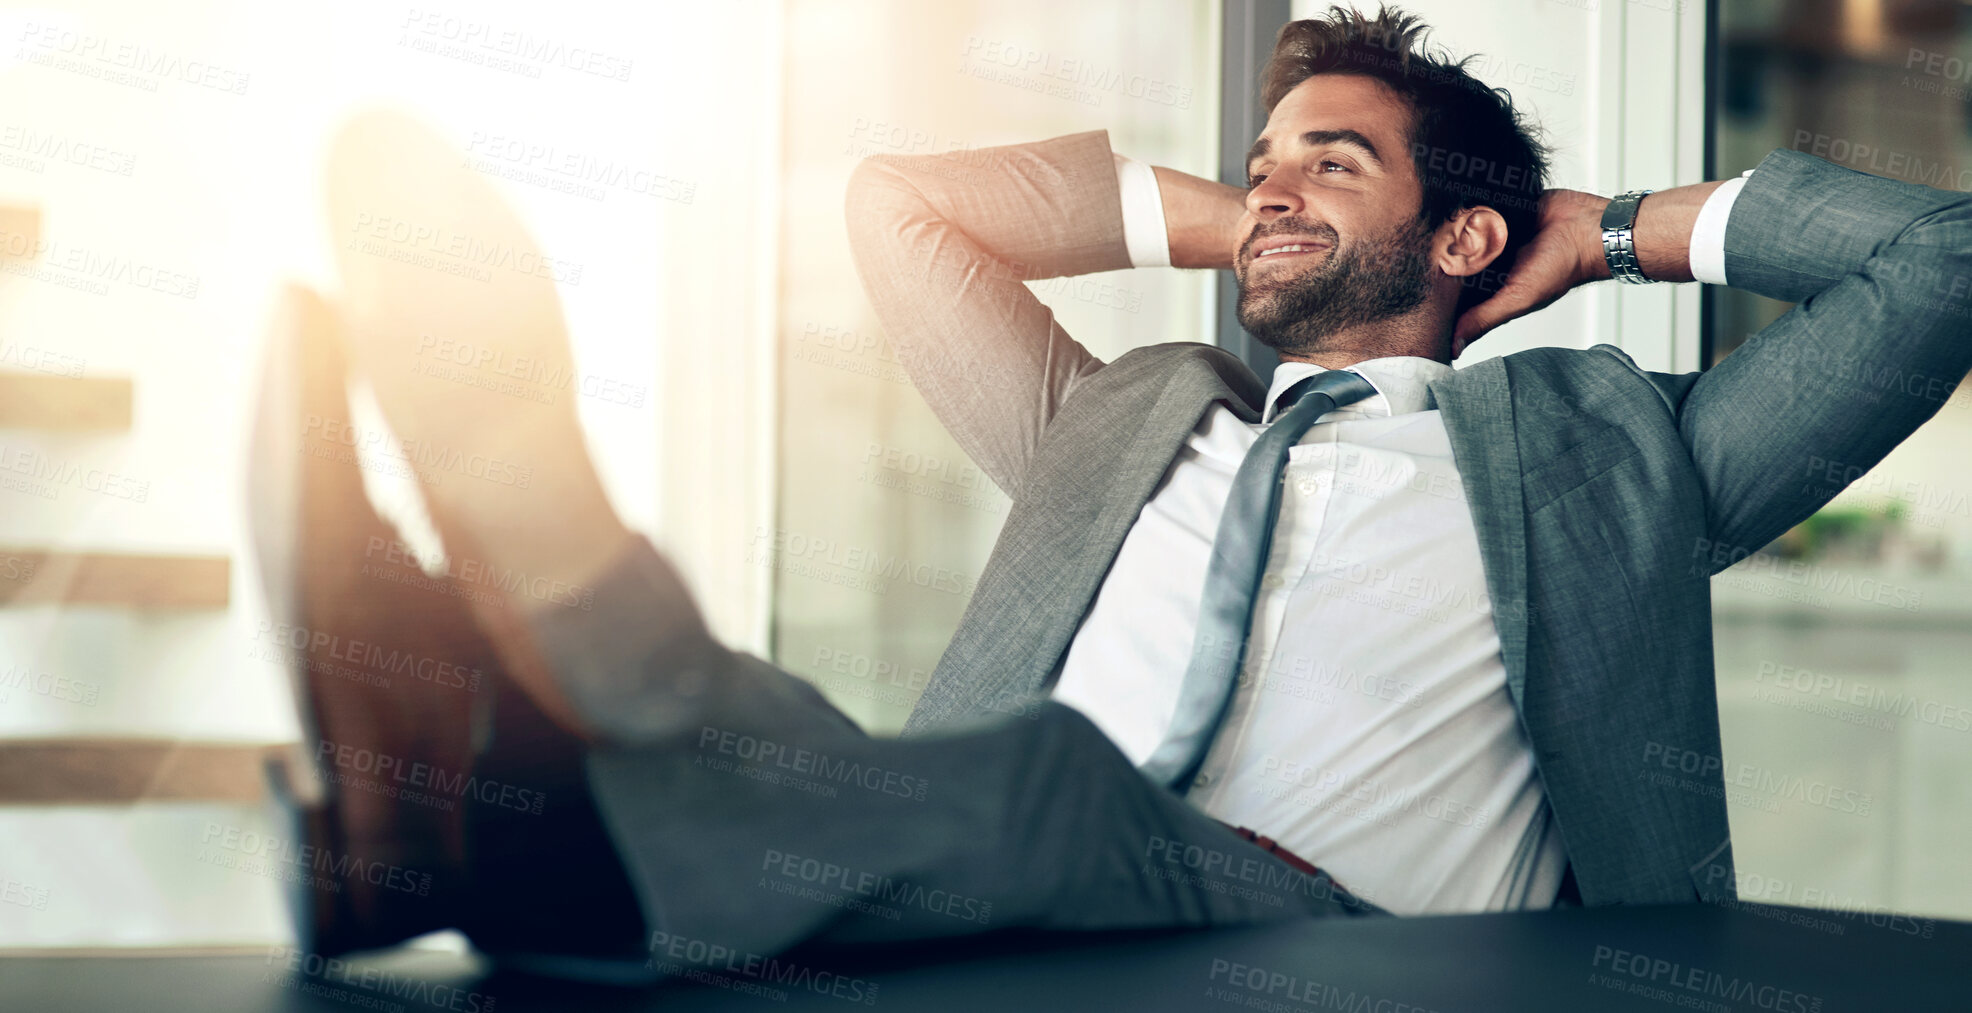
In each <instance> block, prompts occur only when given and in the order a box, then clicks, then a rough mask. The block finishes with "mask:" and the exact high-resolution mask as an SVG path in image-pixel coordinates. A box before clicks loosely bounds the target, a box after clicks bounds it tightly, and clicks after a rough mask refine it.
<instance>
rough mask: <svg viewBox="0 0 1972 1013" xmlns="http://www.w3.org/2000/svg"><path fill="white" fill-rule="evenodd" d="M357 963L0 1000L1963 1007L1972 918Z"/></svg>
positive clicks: (20, 987)
mask: <svg viewBox="0 0 1972 1013" xmlns="http://www.w3.org/2000/svg"><path fill="white" fill-rule="evenodd" d="M355 963H356V964H357V965H359V966H360V970H346V971H343V972H341V973H340V974H338V975H337V976H335V977H333V978H330V979H315V980H313V981H311V982H310V983H309V986H308V987H307V988H303V987H302V986H301V983H300V982H299V981H297V980H295V979H294V978H292V977H290V976H289V974H288V972H286V971H285V970H284V968H283V967H282V966H281V962H280V961H279V960H275V961H274V962H272V963H270V962H269V959H268V958H267V957H264V956H227V957H150V958H116V957H100V958H99V957H87V958H83V957H74V958H60V957H45V958H44V957H23V958H12V959H7V960H4V961H0V1009H6V1010H20V1011H24V1013H25V1011H34V1013H41V1011H54V1010H92V1011H94V1010H108V1011H119V1013H121V1011H155V1013H175V1011H181V1010H182V1011H198V1013H212V1011H232V1010H282V1011H301V1010H307V1011H334V1013H349V1011H351V1010H386V1011H399V1013H427V1011H435V1010H458V1011H463V1013H533V1011H549V1010H553V1011H563V1010H613V1011H615V1010H622V1011H628V1010H667V1011H669V1010H739V1009H746V1010H800V1009H817V1010H843V1011H847V1010H851V1009H855V1008H858V1007H865V1006H867V1007H869V1008H873V1009H879V1010H883V1009H888V1010H917V1009H935V1010H940V1011H955V1013H956V1011H967V1010H991V1011H996V1013H998V1011H1006V1010H1015V1011H1020V1013H1029V1011H1041V1010H1165V1009H1173V1010H1176V1009H1196V1010H1234V1009H1256V1010H1263V1011H1301V1010H1349V1011H1363V1013H1417V1011H1422V1010H1439V1011H1445V1013H1450V1011H1453V1010H1511V1011H1515V1013H1521V1011H1527V1010H1589V1011H1600V1010H1651V1011H1657V1013H1662V1011H1665V1010H1671V1009H1684V1010H1715V1011H1722V1010H1734V1011H1737V1010H1751V1011H1761V1010H1764V1011H1774V1013H1838V1011H1846V1010H1934V1009H1935V1010H1972V980H1969V979H1972V973H1968V971H1969V969H1972V924H1968V923H1964V922H1944V921H1933V920H1930V919H1920V918H1911V917H1908V916H1902V915H1899V916H1894V917H1892V916H1887V915H1874V916H1872V915H1867V914H1854V913H1849V914H1844V913H1833V912H1815V911H1808V910H1804V909H1798V908H1772V907H1762V906H1758V905H1750V904H1748V905H1738V906H1735V907H1732V908H1721V907H1705V906H1690V907H1634V908H1600V909H1595V910H1579V909H1578V910H1566V911H1553V912H1543V913H1540V914H1527V915H1467V916H1457V917H1439V918H1405V919H1397V918H1391V919H1372V920H1367V921H1308V922H1299V923H1293V924H1289V925H1285V926H1276V927H1272V928H1265V929H1240V930H1222V931H1212V932H1190V933H1160V934H1152V935H1133V936H1127V937H1119V936H1104V937H1090V936H1075V937H1062V936H1055V937H1048V938H1040V937H1032V936H1029V937H1007V936H1002V937H993V938H987V939H971V940H958V941H948V942H945V943H941V944H937V945H935V946H933V945H926V946H918V947H913V948H909V949H897V950H886V951H883V952H871V951H863V952H860V953H844V952H836V953H819V952H811V953H798V954H793V955H790V956H789V957H788V958H786V959H785V960H784V961H782V962H781V964H780V967H779V968H778V969H777V971H776V972H775V973H776V974H777V975H778V976H779V978H780V983H778V984H777V983H775V982H773V981H769V980H766V979H765V977H764V976H753V977H749V976H748V975H747V974H746V973H744V972H735V973H727V974H724V975H719V976H716V978H717V981H716V982H715V983H714V984H710V985H684V984H672V985H667V986H664V987H661V988H654V989H641V990H637V989H616V988H605V987H600V986H592V985H571V984H568V983H566V982H561V981H555V980H550V979H543V978H535V977H529V976H526V975H520V974H516V973H513V972H510V971H493V972H491V973H488V971H487V970H486V968H484V967H483V966H482V965H480V964H478V963H477V962H475V961H473V960H470V959H467V958H463V957H457V956H452V955H448V954H440V953H432V952H417V951H408V950H400V951H395V952H390V953H384V954H377V955H372V956H371V957H369V958H366V959H362V960H359V961H356V962H355ZM366 975H367V976H368V977H367V981H368V985H369V987H367V988H366V987H365V980H366ZM872 986H874V987H872ZM830 988H833V989H834V993H833V994H831V992H830V991H829V989H830ZM749 990H757V991H749Z"/></svg>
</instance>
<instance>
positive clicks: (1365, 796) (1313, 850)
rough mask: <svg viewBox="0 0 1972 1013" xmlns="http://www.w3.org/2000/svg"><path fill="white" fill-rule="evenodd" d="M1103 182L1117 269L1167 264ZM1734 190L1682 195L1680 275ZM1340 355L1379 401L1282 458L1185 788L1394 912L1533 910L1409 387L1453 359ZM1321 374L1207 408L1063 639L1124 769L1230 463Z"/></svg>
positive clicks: (1518, 740)
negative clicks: (1210, 730)
mask: <svg viewBox="0 0 1972 1013" xmlns="http://www.w3.org/2000/svg"><path fill="white" fill-rule="evenodd" d="M1117 176H1118V180H1119V182H1120V183H1122V184H1123V209H1124V237H1125V244H1126V245H1127V246H1128V248H1129V251H1130V255H1131V259H1132V261H1133V263H1135V264H1136V265H1137V266H1150V265H1153V264H1158V263H1168V262H1169V252H1168V247H1167V241H1166V239H1165V229H1164V220H1163V209H1162V205H1161V203H1160V198H1159V195H1158V193H1157V182H1156V177H1155V176H1154V175H1152V173H1151V171H1150V167H1149V166H1147V165H1144V164H1142V163H1138V162H1134V161H1132V160H1129V159H1125V158H1122V157H1121V156H1118V158H1117ZM1740 182H1741V181H1740V180H1733V181H1730V182H1728V184H1727V185H1725V186H1722V187H1720V188H1719V190H1718V191H1717V192H1715V193H1714V194H1713V196H1712V197H1711V198H1710V199H1709V200H1708V201H1707V203H1706V205H1705V207H1704V208H1702V209H1701V212H1700V215H1699V223H1698V224H1699V229H1697V230H1694V234H1693V238H1692V244H1691V246H1692V264H1693V270H1694V272H1695V273H1696V274H1697V276H1698V277H1699V278H1700V280H1704V281H1710V282H1714V283H1723V282H1724V263H1725V258H1724V253H1723V247H1724V232H1725V221H1726V218H1727V216H1728V215H1729V213H1730V208H1731V202H1732V199H1733V197H1735V196H1736V195H1737V192H1738V189H1739V183H1740ZM1350 369H1351V371H1353V372H1355V373H1357V374H1359V375H1361V376H1362V377H1363V378H1364V379H1365V380H1368V381H1369V382H1370V384H1371V385H1372V386H1374V387H1375V388H1376V390H1377V393H1376V395H1374V396H1372V397H1370V398H1367V399H1365V400H1363V401H1360V402H1358V403H1356V404H1353V405H1349V406H1346V407H1343V408H1340V409H1337V410H1336V411H1332V412H1329V413H1328V414H1326V415H1324V416H1322V418H1321V419H1320V420H1319V421H1318V422H1316V424H1315V425H1314V426H1313V427H1311V428H1310V429H1309V430H1308V433H1307V435H1306V436H1304V437H1302V439H1301V440H1300V442H1299V443H1298V444H1297V445H1296V446H1295V447H1294V448H1293V449H1292V450H1291V451H1290V453H1289V456H1288V463H1287V471H1286V474H1285V482H1286V490H1285V494H1284V495H1283V496H1282V498H1281V507H1280V510H1281V512H1280V517H1279V520H1278V523H1277V526H1276V528H1275V532H1274V541H1273V545H1272V547H1271V549H1270V551H1269V554H1268V559H1267V566H1266V569H1265V571H1264V573H1263V576H1262V579H1261V590H1260V593H1259V597H1258V598H1257V599H1256V600H1255V602H1254V614H1253V627H1252V630H1251V633H1250V640H1249V641H1248V646H1247V654H1246V660H1245V664H1244V667H1243V670H1242V673H1241V679H1240V684H1239V687H1238V689H1237V691H1236V692H1235V695H1234V698H1233V703H1232V708H1231V710H1230V712H1229V713H1228V715H1227V717H1226V721H1225V724H1224V725H1222V726H1221V727H1220V730H1219V734H1218V736H1217V738H1216V739H1215V740H1214V741H1213V744H1212V747H1211V749H1210V751H1209V752H1208V753H1207V755H1206V759H1205V763H1204V766H1203V768H1202V769H1201V771H1200V774H1199V776H1198V778H1197V779H1196V780H1195V781H1194V782H1193V783H1192V786H1191V788H1190V790H1189V796H1188V797H1189V798H1190V800H1191V801H1192V803H1193V804H1194V805H1196V806H1198V808H1200V809H1202V810H1203V811H1205V812H1206V813H1208V814H1210V815H1212V816H1214V817H1216V818H1218V819H1222V820H1225V821H1226V822H1229V823H1234V824H1237V825H1240V826H1245V827H1250V828H1252V829H1253V830H1256V831H1258V832H1260V833H1263V834H1266V835H1268V836H1270V837H1273V838H1275V839H1276V840H1278V841H1280V842H1281V844H1282V846H1284V847H1286V848H1288V849H1289V850H1290V851H1293V852H1294V853H1296V854H1298V855H1300V856H1301V857H1303V858H1305V859H1307V860H1308V861H1311V862H1314V863H1316V864H1317V865H1320V866H1321V867H1322V868H1324V869H1326V870H1328V871H1329V872H1330V873H1332V874H1333V875H1334V876H1335V878H1336V879H1337V881H1338V882H1340V883H1342V884H1343V885H1345V886H1347V887H1348V888H1350V889H1351V890H1353V891H1355V892H1357V893H1359V894H1360V895H1362V896H1363V897H1364V898H1365V899H1367V900H1370V901H1372V902H1374V903H1376V904H1379V905H1381V906H1383V907H1385V908H1387V909H1389V910H1390V911H1393V912H1395V913H1398V914H1425V913H1450V912H1464V911H1497V910H1511V909H1518V908H1528V907H1548V906H1551V905H1552V904H1553V903H1554V899H1555V896H1556V894H1557V893H1558V892H1559V890H1560V885H1561V880H1562V876H1563V873H1564V871H1565V868H1566V865H1567V854H1566V851H1565V850H1564V849H1563V847H1562V843H1561V837H1560V833H1559V831H1558V829H1557V828H1556V826H1555V825H1554V820H1553V818H1552V816H1551V814H1550V812H1549V809H1548V805H1547V799H1546V792H1545V790H1544V788H1543V787H1542V784H1541V780H1540V775H1539V773H1538V772H1537V771H1536V770H1535V767H1534V761H1533V755H1532V752H1531V751H1530V749H1529V747H1528V744H1527V739H1526V735H1525V733H1524V731H1523V730H1522V729H1521V727H1520V722H1519V716H1518V714H1517V713H1516V712H1515V710H1514V707H1513V702H1512V699H1511V697H1510V696H1509V695H1508V692H1507V689H1506V670H1505V666H1504V662H1503V660H1502V658H1501V656H1500V645H1499V637H1498V634H1497V632H1496V630H1495V628H1494V626H1493V620H1492V604H1491V599H1490V597H1489V596H1488V594H1487V591H1486V583H1485V571H1484V567H1483V564H1482V561H1481V558H1480V555H1479V543H1478V535H1477V532H1476V529H1475V528H1474V527H1473V522H1472V514H1471V510H1470V508H1469V506H1468V505H1467V504H1466V501H1465V494H1464V490H1463V486H1462V485H1461V483H1460V481H1459V474H1458V468H1457V465H1456V463H1455V462H1454V461H1453V459H1452V453H1451V444H1450V440H1449V438H1448V436H1447V434H1446V432H1445V426H1444V421H1443V419H1442V418H1441V416H1440V414H1439V412H1438V411H1437V406H1436V403H1435V402H1434V400H1433V399H1432V397H1431V393H1430V391H1429V389H1428V384H1429V383H1431V382H1432V381H1433V380H1435V379H1438V378H1440V377H1442V376H1445V375H1447V374H1449V373H1450V372H1451V367H1450V366H1447V365H1445V364H1443V363H1439V362H1435V361H1432V360H1430V359H1424V358H1417V357H1410V356H1399V357H1390V358H1383V359H1371V360H1368V361H1366V362H1361V363H1357V364H1356V365H1354V366H1352V367H1350ZM1319 371H1320V367H1318V366H1313V365H1310V364H1306V363H1283V364H1282V365H1281V366H1280V367H1279V368H1278V369H1276V370H1275V372H1274V376H1273V381H1272V385H1271V389H1270V390H1269V391H1268V400H1269V404H1270V407H1269V408H1268V410H1267V414H1266V416H1265V417H1264V418H1263V420H1262V422H1261V424H1259V425H1249V424H1247V423H1245V422H1242V421H1240V419H1239V417H1238V416H1236V415H1234V414H1233V413H1232V412H1231V411H1230V410H1229V409H1227V408H1225V407H1224V406H1222V405H1214V406H1212V407H1211V408H1209V409H1207V410H1206V412H1205V414H1204V416H1203V417H1202V418H1201V420H1200V421H1199V424H1198V426H1197V428H1196V429H1194V430H1193V431H1192V434H1191V435H1190V436H1189V437H1187V439H1186V441H1185V445H1184V447H1183V448H1182V449H1181V450H1180V451H1179V453H1178V455H1177V457H1176V459H1174V460H1173V461H1172V462H1171V466H1170V468H1169V469H1168V470H1167V471H1166V472H1165V474H1164V477H1163V479H1162V480H1161V481H1160V482H1159V484H1158V486H1157V488H1156V489H1155V491H1153V493H1152V494H1151V497H1150V499H1149V501H1148V502H1146V503H1145V505H1144V508H1143V511H1142V513H1141V514H1139V515H1138V517H1137V520H1136V523H1135V524H1134V525H1133V526H1132V527H1131V529H1130V531H1129V533H1128V534H1127V535H1126V536H1125V537H1124V540H1123V545H1122V548H1121V549H1120V550H1119V551H1118V553H1117V557H1116V561H1115V563H1114V565H1112V567H1111V568H1110V571H1109V574H1108V575H1107V576H1106V577H1105V578H1104V581H1103V584H1102V587H1101V588H1100V589H1099V590H1098V591H1097V594H1096V599H1095V602H1094V603H1093V604H1092V605H1091V606H1090V609H1089V613H1088V615H1087V616H1086V617H1084V619H1083V621H1082V625H1081V627H1080V628H1079V629H1078V630H1077V632H1076V635H1075V639H1074V640H1073V642H1072V643H1071V644H1070V645H1069V649H1068V653H1067V656H1066V658H1065V659H1064V662H1063V668H1062V673H1061V676H1060V679H1059V681H1058V682H1057V683H1056V685H1055V691H1054V695H1055V698H1056V699H1058V700H1060V701H1062V702H1063V703H1066V704H1068V705H1070V706H1073V707H1075V708H1077V709H1078V710H1080V711H1082V712H1083V713H1084V714H1086V715H1088V717H1089V718H1090V719H1091V720H1092V721H1094V722H1095V724H1096V725H1097V726H1098V727H1100V728H1101V729H1102V730H1103V731H1104V733H1105V734H1107V735H1108V736H1109V737H1110V738H1111V739H1112V740H1113V741H1115V742H1116V744H1117V745H1118V747H1120V748H1121V749H1122V751H1123V752H1124V753H1125V754H1126V755H1127V756H1129V757H1130V759H1131V760H1132V761H1134V762H1137V763H1139V764H1140V763H1142V762H1143V761H1144V760H1145V759H1146V758H1148V757H1149V755H1150V753H1151V752H1152V751H1153V750H1154V749H1155V748H1156V747H1157V745H1158V743H1159V742H1160V741H1162V739H1163V736H1164V733H1165V731H1166V730H1167V729H1168V727H1169V726H1170V723H1171V719H1172V716H1173V714H1174V712H1175V711H1176V707H1177V698H1178V690H1179V686H1180V684H1181V682H1182V681H1183V677H1184V669H1185V663H1186V661H1187V660H1188V658H1189V657H1190V655H1191V652H1192V639H1193V636H1194V633H1195V631H1196V628H1197V619H1198V606H1199V597H1200V592H1201V589H1202V588H1203V586H1204V581H1205V570H1206V564H1207V560H1208V558H1209V554H1210V551H1211V546H1212V540H1213V536H1214V534H1215V533H1216V531H1217V529H1218V521H1219V515H1220V513H1221V512H1222V511H1223V509H1224V505H1225V501H1226V497H1227V494H1228V492H1229V491H1230V489H1231V485H1232V478H1233V474H1234V472H1235V471H1237V470H1238V468H1239V463H1240V461H1241V459H1242V458H1243V457H1244V456H1245V454H1246V451H1247V449H1248V448H1249V447H1251V446H1252V445H1253V443H1254V441H1255V440H1256V439H1258V434H1259V433H1260V432H1261V431H1262V430H1263V429H1264V428H1265V427H1266V425H1268V424H1270V423H1271V422H1272V421H1273V414H1274V410H1273V407H1272V406H1271V405H1272V402H1273V401H1274V399H1277V398H1278V397H1279V396H1280V395H1281V394H1283V393H1284V392H1285V391H1286V390H1287V389H1288V388H1289V387H1291V386H1292V385H1293V384H1294V383H1295V382H1297V381H1299V380H1300V379H1302V378H1303V377H1306V376H1308V375H1310V374H1312V373H1316V372H1319Z"/></svg>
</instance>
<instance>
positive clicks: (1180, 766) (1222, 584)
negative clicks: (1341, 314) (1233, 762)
mask: <svg viewBox="0 0 1972 1013" xmlns="http://www.w3.org/2000/svg"><path fill="white" fill-rule="evenodd" d="M1297 391H1299V392H1300V393H1299V394H1298V395H1297V394H1296V392H1297ZM1375 393H1376V388H1374V387H1372V386H1370V384H1369V381H1367V380H1364V379H1363V378H1362V377H1360V376H1357V375H1356V374H1354V373H1351V372H1348V371H1346V370H1340V369H1331V370H1328V371H1327V372H1324V373H1317V374H1315V375H1314V376H1311V377H1308V378H1307V379H1305V380H1302V381H1301V382H1299V383H1297V384H1295V385H1294V386H1293V387H1291V388H1289V389H1288V392H1287V394H1286V395H1284V396H1283V397H1282V400H1283V401H1286V400H1289V399H1292V403H1293V405H1294V407H1292V408H1289V409H1288V410H1287V412H1286V413H1285V414H1283V415H1281V416H1279V417H1278V418H1276V419H1275V420H1274V424H1273V425H1271V426H1268V427H1267V431H1266V432H1264V433H1261V434H1260V438H1259V439H1258V440H1256V441H1254V443H1253V448H1252V449H1251V450H1248V451H1247V452H1246V457H1245V458H1244V459H1243V460H1241V461H1240V462H1239V471H1238V472H1236V473H1234V475H1233V481H1232V492H1231V493H1230V494H1228V495H1227V496H1226V510H1225V513H1223V514H1221V515H1220V517H1219V532H1218V535H1217V536H1216V537H1214V538H1213V540H1212V561H1211V563H1210V564H1209V565H1207V566H1206V569H1205V592H1204V594H1203V595H1201V596H1200V598H1199V603H1198V634H1197V636H1196V637H1195V638H1194V639H1193V642H1192V649H1191V662H1190V663H1189V664H1188V665H1186V666H1185V678H1184V682H1182V683H1181V684H1180V685H1179V687H1178V710H1177V713H1176V714H1174V715H1173V716H1172V718H1171V728H1170V730H1169V731H1167V732H1165V733H1164V741H1162V742H1160V743H1159V744H1158V746H1157V749H1156V750H1155V751H1154V752H1152V753H1151V754H1150V759H1148V760H1145V761H1144V763H1143V766H1142V767H1141V768H1139V769H1141V770H1142V771H1143V774H1144V776H1145V777H1148V778H1150V779H1151V780H1153V781H1156V782H1157V783H1159V784H1162V785H1165V786H1166V787H1169V788H1171V789H1173V790H1175V791H1184V790H1185V789H1186V788H1187V787H1188V786H1189V785H1190V784H1191V780H1192V778H1193V777H1195V776H1197V774H1198V768H1199V765H1200V764H1202V763H1204V762H1205V752H1206V749H1207V748H1208V747H1209V746H1211V744H1212V738H1213V736H1215V735H1217V734H1218V732H1219V725H1220V723H1221V722H1223V721H1224V720H1225V718H1226V711H1227V710H1228V709H1229V707H1230V706H1231V704H1232V698H1233V688H1234V687H1235V686H1236V685H1237V684H1238V675H1239V668H1240V664H1241V662H1243V661H1244V660H1245V658H1246V638H1247V633H1248V630H1249V628H1250V627H1251V626H1252V623H1253V596H1254V594H1255V593H1257V592H1258V591H1259V589H1260V573H1261V571H1262V570H1263V569H1265V568H1266V565H1267V550H1268V547H1269V546H1271V545H1272V544H1273V537H1274V520H1275V518H1276V517H1278V516H1279V511H1280V486H1281V472H1282V471H1283V470H1285V469H1286V467H1287V452H1288V450H1289V449H1291V448H1292V447H1293V446H1294V445H1295V444H1296V443H1298V442H1300V440H1301V437H1302V436H1303V435H1304V434H1306V433H1307V431H1308V427H1310V426H1312V425H1314V424H1315V420H1316V419H1318V418H1321V417H1322V415H1324V414H1326V413H1328V412H1330V411H1333V410H1335V409H1336V408H1338V407H1340V406H1342V405H1346V404H1353V403H1355V402H1357V401H1360V400H1362V399H1363V398H1366V397H1369V396H1370V395H1372V394H1375Z"/></svg>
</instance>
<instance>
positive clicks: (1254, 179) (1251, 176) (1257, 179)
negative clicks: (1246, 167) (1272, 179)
mask: <svg viewBox="0 0 1972 1013" xmlns="http://www.w3.org/2000/svg"><path fill="white" fill-rule="evenodd" d="M1266 179H1267V174H1266V173H1264V172H1260V173H1252V172H1249V173H1247V174H1246V188H1247V189H1248V190H1251V189H1253V188H1254V187H1256V186H1259V185H1260V184H1261V183H1263V182H1265V181H1266Z"/></svg>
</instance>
